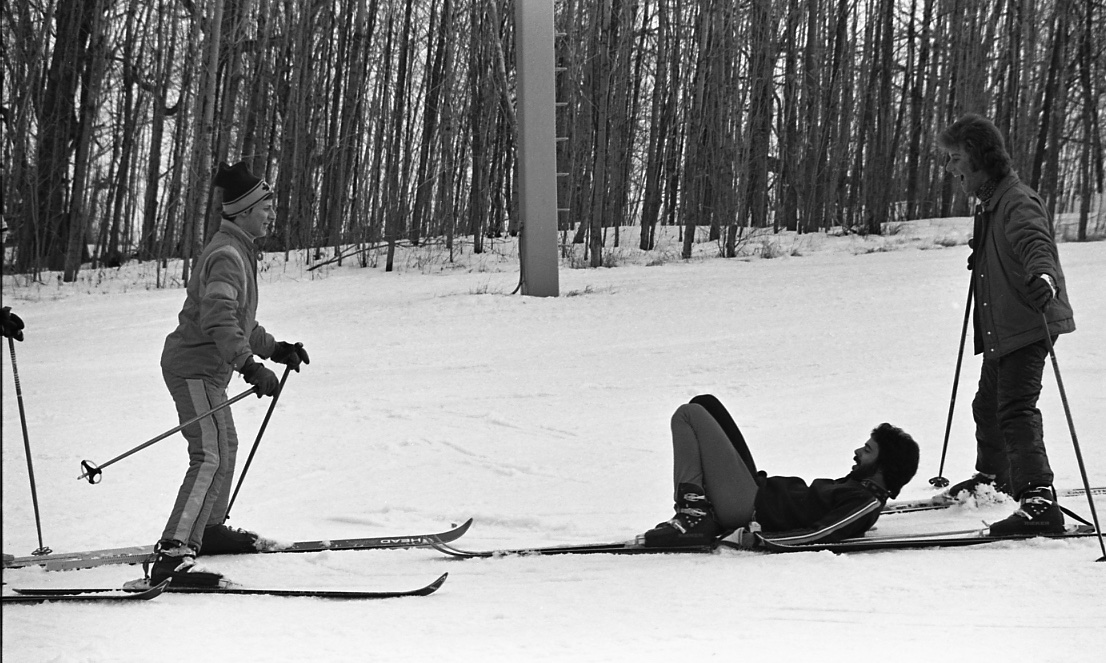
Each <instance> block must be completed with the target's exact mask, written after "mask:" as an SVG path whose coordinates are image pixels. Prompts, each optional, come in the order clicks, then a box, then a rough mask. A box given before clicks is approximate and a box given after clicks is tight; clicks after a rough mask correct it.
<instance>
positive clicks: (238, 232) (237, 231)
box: [219, 219, 254, 248]
mask: <svg viewBox="0 0 1106 663" xmlns="http://www.w3.org/2000/svg"><path fill="white" fill-rule="evenodd" d="M219 232H224V233H227V234H228V235H230V236H231V237H234V238H235V239H238V240H241V241H243V242H245V243H246V246H249V247H251V248H252V247H253V246H254V243H253V242H254V238H253V237H251V236H250V234H249V233H248V232H246V231H245V230H242V228H240V227H239V226H238V224H237V223H235V222H233V221H227V220H226V219H223V220H222V221H220V223H219Z"/></svg>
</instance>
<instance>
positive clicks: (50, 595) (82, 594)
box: [0, 580, 169, 605]
mask: <svg viewBox="0 0 1106 663" xmlns="http://www.w3.org/2000/svg"><path fill="white" fill-rule="evenodd" d="M168 585H169V581H168V580H166V581H165V582H163V583H161V584H160V585H155V586H153V587H147V588H146V589H144V590H142V591H124V590H121V589H97V590H51V589H46V590H36V589H15V590H13V591H15V592H16V594H14V595H8V596H3V597H0V601H3V603H4V604H5V605H7V604H9V603H44V602H46V601H49V602H51V603H53V602H55V601H86V602H87V601H148V600H150V599H152V598H154V597H155V596H159V595H160V594H161V593H162V592H164V591H165V590H166V588H167V587H168Z"/></svg>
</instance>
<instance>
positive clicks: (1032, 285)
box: [1025, 274, 1056, 311]
mask: <svg viewBox="0 0 1106 663" xmlns="http://www.w3.org/2000/svg"><path fill="white" fill-rule="evenodd" d="M1025 296H1026V299H1028V300H1029V305H1030V306H1032V307H1033V308H1035V309H1036V310H1038V311H1044V310H1045V309H1047V308H1048V305H1049V304H1051V303H1052V299H1053V297H1055V296H1056V291H1055V289H1054V288H1053V286H1052V282H1051V280H1050V278H1049V277H1048V275H1047V274H1037V275H1035V276H1028V277H1026V279H1025Z"/></svg>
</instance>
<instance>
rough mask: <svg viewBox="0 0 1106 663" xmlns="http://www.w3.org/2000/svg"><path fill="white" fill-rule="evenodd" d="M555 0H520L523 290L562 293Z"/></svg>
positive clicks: (551, 294)
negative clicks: (559, 242)
mask: <svg viewBox="0 0 1106 663" xmlns="http://www.w3.org/2000/svg"><path fill="white" fill-rule="evenodd" d="M553 30H554V27H553V0H516V2H515V57H516V61H517V70H518V136H519V145H518V171H519V178H518V182H519V211H520V213H521V216H522V232H521V236H520V239H519V262H520V269H521V271H522V294H524V295H532V296H536V297H556V296H557V295H558V290H559V283H558V274H557V267H558V265H557V261H558V258H557V119H556V113H555V110H556V103H557V95H556V82H555V80H554V78H555V77H554V73H555V72H554V70H553V65H554V51H553Z"/></svg>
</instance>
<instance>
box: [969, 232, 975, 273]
mask: <svg viewBox="0 0 1106 663" xmlns="http://www.w3.org/2000/svg"><path fill="white" fill-rule="evenodd" d="M968 248H969V249H971V252H970V253H968V271H969V272H974V271H975V238H974V237H972V238H969V239H968Z"/></svg>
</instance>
